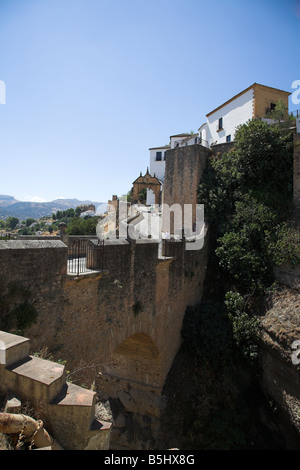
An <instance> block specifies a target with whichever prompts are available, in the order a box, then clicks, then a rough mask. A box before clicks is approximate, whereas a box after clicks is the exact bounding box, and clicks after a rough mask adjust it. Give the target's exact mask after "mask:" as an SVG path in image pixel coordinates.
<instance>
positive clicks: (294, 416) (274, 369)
mask: <svg viewBox="0 0 300 470" xmlns="http://www.w3.org/2000/svg"><path fill="white" fill-rule="evenodd" d="M276 277H277V280H278V282H279V283H280V284H279V288H278V289H277V291H276V292H275V293H273V294H272V295H271V296H270V297H269V299H268V303H267V309H266V313H265V315H264V317H263V319H262V321H261V339H262V348H261V366H262V367H261V369H262V385H263V389H264V391H265V393H266V394H267V395H269V396H270V397H271V398H272V399H273V400H274V401H275V402H276V404H277V405H278V406H279V407H280V408H281V410H282V420H281V423H282V427H283V432H284V434H285V436H286V438H287V442H286V445H287V448H289V449H300V269H299V267H296V268H294V269H293V268H291V267H287V266H284V267H282V268H281V269H279V270H277V271H276Z"/></svg>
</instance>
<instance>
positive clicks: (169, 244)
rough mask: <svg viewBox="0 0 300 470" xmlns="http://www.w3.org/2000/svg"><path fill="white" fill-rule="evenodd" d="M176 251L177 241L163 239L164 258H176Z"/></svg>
mask: <svg viewBox="0 0 300 470" xmlns="http://www.w3.org/2000/svg"><path fill="white" fill-rule="evenodd" d="M175 254H176V251H175V239H174V238H163V239H162V256H164V257H166V258H174V257H175Z"/></svg>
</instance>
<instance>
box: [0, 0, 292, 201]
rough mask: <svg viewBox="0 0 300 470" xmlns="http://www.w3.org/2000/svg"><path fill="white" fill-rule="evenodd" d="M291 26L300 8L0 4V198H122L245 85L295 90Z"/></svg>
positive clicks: (210, 1)
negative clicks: (1, 97)
mask: <svg viewBox="0 0 300 470" xmlns="http://www.w3.org/2000/svg"><path fill="white" fill-rule="evenodd" d="M299 26H300V3H299V0H251V1H244V0H243V1H242V0H227V1H225V0H205V1H204V0H0V80H2V81H4V82H5V84H6V104H4V105H0V159H1V177H0V194H10V195H13V196H15V197H16V198H17V199H20V200H28V199H31V198H33V197H38V198H42V199H44V200H52V199H54V198H56V197H65V198H74V197H75V198H78V199H90V200H93V201H99V202H104V201H107V199H109V198H111V196H112V194H117V195H122V194H125V193H127V191H128V190H129V189H130V188H131V185H132V182H133V181H134V180H135V179H136V178H137V176H139V173H140V171H142V172H145V171H146V169H147V166H148V165H149V147H155V146H160V145H165V144H167V143H168V142H169V137H170V135H172V134H176V133H181V132H189V131H191V130H194V131H197V129H198V128H199V127H200V125H201V124H202V123H203V122H204V121H205V119H206V118H205V115H206V114H207V113H208V112H209V111H211V110H212V109H214V108H215V107H217V106H218V105H219V104H222V103H223V102H224V101H226V100H227V99H229V98H231V97H232V96H233V95H235V94H236V93H238V92H240V91H242V90H243V89H245V88H247V87H248V86H250V85H251V84H252V83H254V82H257V83H261V84H264V85H268V86H273V87H275V88H280V89H283V90H287V91H290V92H292V91H294V90H292V89H291V85H292V82H293V81H294V80H300V67H299V65H300V60H299V59H300V34H299V33H300V27H299ZM297 107H298V108H300V105H298V106H295V105H293V104H291V107H290V109H291V110H292V109H296V108H297Z"/></svg>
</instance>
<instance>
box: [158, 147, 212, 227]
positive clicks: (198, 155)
mask: <svg viewBox="0 0 300 470" xmlns="http://www.w3.org/2000/svg"><path fill="white" fill-rule="evenodd" d="M209 155H210V150H209V149H207V148H206V147H203V146H202V145H198V144H196V145H189V146H186V147H177V148H175V149H172V150H168V151H167V152H166V171H165V180H164V187H163V203H164V204H168V205H169V206H172V205H173V204H175V203H176V204H180V206H181V207H182V209H183V208H184V204H192V205H193V207H196V204H197V188H198V184H199V181H200V179H201V176H202V173H203V170H204V168H205V166H206V162H207V158H208V156H209ZM193 222H195V213H194V216H193ZM165 228H166V220H165V219H164V218H163V231H166V230H165ZM171 233H173V227H172V224H171Z"/></svg>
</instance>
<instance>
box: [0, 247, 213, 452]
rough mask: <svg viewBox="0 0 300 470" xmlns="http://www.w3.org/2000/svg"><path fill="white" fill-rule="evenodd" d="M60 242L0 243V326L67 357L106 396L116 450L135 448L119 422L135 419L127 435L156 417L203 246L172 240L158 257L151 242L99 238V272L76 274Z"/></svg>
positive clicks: (195, 294) (76, 373)
mask: <svg viewBox="0 0 300 470" xmlns="http://www.w3.org/2000/svg"><path fill="white" fill-rule="evenodd" d="M64 241H65V243H63V242H62V241H61V240H60V239H52V240H49V239H48V240H45V239H44V240H28V239H26V240H24V239H22V240H8V241H0V273H1V275H0V276H1V292H0V305H1V311H0V329H2V330H5V331H11V332H14V333H15V332H19V331H21V333H22V334H23V335H24V336H26V337H28V338H30V342H31V348H32V352H40V353H41V352H42V353H43V354H44V355H45V354H46V355H47V353H51V355H52V356H53V358H54V360H56V361H58V360H64V361H67V364H66V367H67V369H68V370H69V371H71V377H70V378H71V380H72V381H73V382H75V383H78V384H80V385H81V384H85V385H86V386H87V387H91V385H92V384H93V386H94V387H95V389H96V391H97V393H98V395H99V397H100V398H101V399H103V400H107V399H109V400H110V403H111V407H112V411H113V415H114V426H113V433H112V436H113V435H115V442H116V444H115V445H116V448H130V447H131V446H134V447H133V448H137V447H136V446H137V444H136V443H134V438H131V439H129V438H128V436H127V434H126V432H125V433H124V429H125V428H126V426H125V424H124V416H126V413H127V416H128V413H129V414H130V416H131V417H132V416H133V415H134V416H137V417H140V422H139V423H137V422H135V428H136V429H140V426H142V424H141V422H143V421H145V416H147V419H148V424H149V420H150V421H151V419H152V420H155V419H157V418H159V415H160V412H161V410H162V408H163V398H162V390H163V386H164V383H165V380H166V377H167V374H168V372H169V370H170V367H171V365H172V363H173V360H174V357H175V355H176V353H177V352H178V349H179V347H180V344H181V327H182V321H183V316H184V313H185V309H186V306H187V305H192V304H196V303H197V302H199V301H200V299H201V293H202V284H203V280H204V276H205V270H206V262H207V259H206V258H207V253H206V252H207V248H206V245H204V247H203V248H202V249H201V250H197V251H189V250H186V249H185V240H179V241H176V242H174V243H173V244H172V253H171V255H170V256H167V257H166V256H158V253H159V243H158V242H157V241H153V240H136V241H131V242H130V241H127V240H119V239H117V240H114V241H110V240H106V241H105V246H104V250H103V256H104V260H102V265H101V269H96V268H97V267H95V266H94V267H93V270H92V271H89V272H87V273H84V274H81V275H76V274H70V273H68V271H67V264H68V247H67V245H66V240H64ZM137 419H139V418H137ZM148 427H149V426H148ZM150 428H151V426H150ZM152 431H153V429H152V430H151V431H150V434H149V436H151V435H152ZM153 432H154V431H153ZM120 436H121V437H122V438H121V437H120ZM120 440H121V441H122V442H120ZM149 445H150V446H151V445H152V446H153V445H154V443H153V441H152V443H149Z"/></svg>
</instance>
